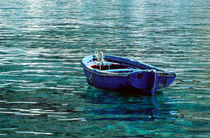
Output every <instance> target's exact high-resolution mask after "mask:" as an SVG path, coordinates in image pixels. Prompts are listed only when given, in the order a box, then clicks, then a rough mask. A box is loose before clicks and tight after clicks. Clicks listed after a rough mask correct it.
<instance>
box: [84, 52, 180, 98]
mask: <svg viewBox="0 0 210 138" xmlns="http://www.w3.org/2000/svg"><path fill="white" fill-rule="evenodd" d="M81 64H82V66H83V68H84V73H85V75H86V78H87V82H88V83H89V84H90V85H92V86H94V87H96V88H99V89H106V90H120V91H139V92H143V93H144V94H148V95H153V94H154V93H155V92H157V91H158V90H159V89H162V88H165V87H167V86H169V85H170V84H171V83H172V82H173V81H174V79H175V77H176V74H175V73H174V72H166V71H163V70H161V69H159V68H157V67H154V66H151V65H148V64H144V63H141V62H138V61H134V60H132V59H128V58H122V57H116V56H110V55H105V56H103V53H102V52H101V53H100V54H99V53H96V54H93V55H90V56H87V57H84V58H83V59H82V62H81Z"/></svg>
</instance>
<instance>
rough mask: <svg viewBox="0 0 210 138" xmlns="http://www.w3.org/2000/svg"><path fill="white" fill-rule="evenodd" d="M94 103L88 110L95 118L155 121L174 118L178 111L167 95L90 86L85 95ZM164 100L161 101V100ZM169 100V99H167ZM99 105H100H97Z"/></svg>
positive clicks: (84, 96)
mask: <svg viewBox="0 0 210 138" xmlns="http://www.w3.org/2000/svg"><path fill="white" fill-rule="evenodd" d="M83 98H85V99H86V100H88V102H89V103H90V104H91V105H92V106H91V107H89V108H88V107H87V108H88V109H87V111H89V112H90V114H91V115H92V116H93V118H94V120H98V121H100V120H101V121H102V120H115V121H140V120H143V121H153V120H159V119H173V118H174V115H173V114H171V113H174V112H176V108H174V106H173V105H171V104H169V103H167V101H168V99H167V97H164V95H158V96H139V95H138V94H136V93H133V94H127V93H123V92H120V93H116V92H107V91H106V90H97V89H93V88H91V87H90V88H89V89H88V92H87V93H86V94H84V95H83ZM162 100H163V101H164V102H160V101H162ZM166 100H167V101H166ZM97 105H98V106H97Z"/></svg>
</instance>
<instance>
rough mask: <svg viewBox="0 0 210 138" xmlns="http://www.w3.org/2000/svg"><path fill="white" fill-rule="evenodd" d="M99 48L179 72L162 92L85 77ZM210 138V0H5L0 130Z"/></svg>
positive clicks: (0, 6)
mask: <svg viewBox="0 0 210 138" xmlns="http://www.w3.org/2000/svg"><path fill="white" fill-rule="evenodd" d="M95 50H98V51H103V52H104V53H105V54H110V55H116V56H122V57H128V58H133V59H135V60H139V61H142V62H145V63H148V64H152V65H155V66H158V67H160V68H163V69H166V70H174V71H175V72H176V73H177V78H176V80H175V82H174V83H173V84H172V85H171V86H170V87H168V88H166V89H165V90H163V91H161V92H159V93H158V94H157V95H155V96H150V97H148V96H141V95H138V94H133V95H131V94H125V93H120V92H118V93H117V92H111V91H105V90H99V89H96V88H93V87H90V86H88V84H87V82H86V78H85V76H84V73H83V70H82V68H81V65H80V61H81V59H82V58H83V57H84V56H87V55H89V54H92V53H94V51H95ZM45 136H46V137H47V136H54V137H65V136H66V137H85V136H86V137H123V136H127V137H129V136H130V137H141V136H146V137H152V136H155V137H210V1H209V0H167V1H166V0H1V1H0V137H45Z"/></svg>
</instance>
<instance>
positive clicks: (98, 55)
mask: <svg viewBox="0 0 210 138" xmlns="http://www.w3.org/2000/svg"><path fill="white" fill-rule="evenodd" d="M95 56H96V59H97V61H99V69H100V70H101V66H102V65H104V54H103V52H100V53H99V52H98V51H95Z"/></svg>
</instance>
